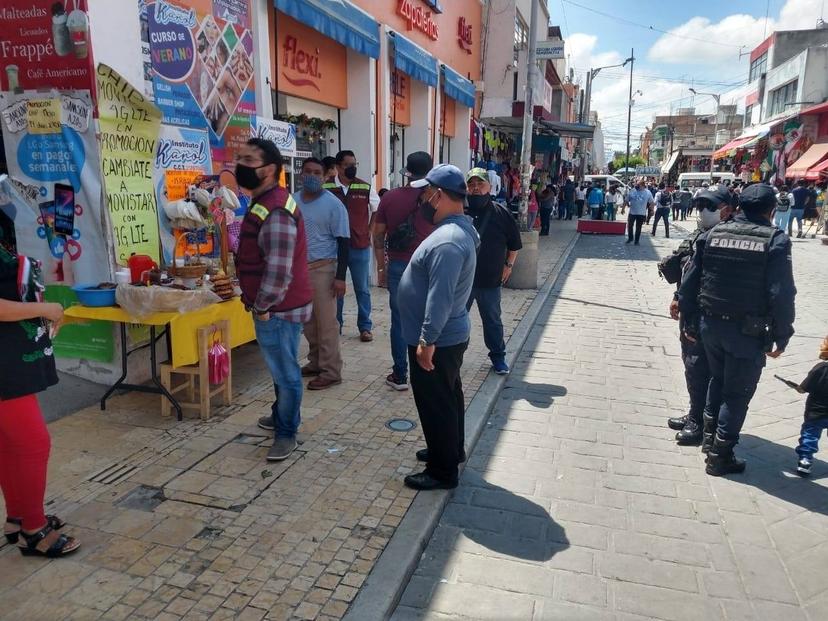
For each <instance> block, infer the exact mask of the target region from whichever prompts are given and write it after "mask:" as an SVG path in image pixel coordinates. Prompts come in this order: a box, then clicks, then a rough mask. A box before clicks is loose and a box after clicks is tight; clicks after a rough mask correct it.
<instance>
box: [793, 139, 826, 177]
mask: <svg viewBox="0 0 828 621" xmlns="http://www.w3.org/2000/svg"><path fill="white" fill-rule="evenodd" d="M826 157H828V143H825V142H824V143H821V144H812V145H811V148H809V149H808V150H807V151H805V153H803V154H802V155H800V156H799V159H798V160H796V161H795V162H794V163H793V164H791V165H790V166H788V170H786V171H785V176H786V177H793V178H794V179H797V178H800V177H804V176H805V175H806V174H807V173H808V169H809V168H813V167H814V166H816V165H817V164H821V163H822V160H824V159H825V158H826Z"/></svg>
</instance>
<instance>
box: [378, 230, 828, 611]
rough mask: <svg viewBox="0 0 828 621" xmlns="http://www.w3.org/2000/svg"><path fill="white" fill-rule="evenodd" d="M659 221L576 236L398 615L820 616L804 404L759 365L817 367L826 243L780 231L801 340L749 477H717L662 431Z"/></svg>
mask: <svg viewBox="0 0 828 621" xmlns="http://www.w3.org/2000/svg"><path fill="white" fill-rule="evenodd" d="M682 224H684V223H682ZM688 224H689V223H688ZM673 233H674V235H673V239H670V240H665V239H663V238H662V237H660V236H659V237H658V238H655V239H654V238H652V237H651V236H650V235H649V233H645V235H644V236H643V237H642V245H641V246H640V247H633V246H625V244H624V240H623V239H622V238H620V237H596V236H584V237H581V238H580V240H579V241H578V243H577V245H576V247H575V250H574V251H573V253H572V255H571V256H570V259H569V261H568V263H567V264H566V266H565V267H564V269H563V272H562V273H561V275H560V277H559V279H558V281H557V283H556V286H555V287H554V288H553V290H552V294H551V296H550V298H549V300H548V302H547V303H546V305H545V307H544V309H543V311H542V312H541V315H540V318H539V319H538V321H537V323H536V325H535V327H534V329H533V331H532V333H531V334H530V336H529V339H528V341H527V343H526V346H525V347H524V349H523V351H522V353H521V354H520V357H519V364H517V365H516V367H515V368H514V369H513V373H512V374H511V376H510V377H509V379H508V381H507V383H506V386H505V389H504V390H503V391H502V393H501V395H500V397H499V399H498V402H497V404H496V405H495V408H494V410H493V412H492V415H491V417H490V419H489V422H488V424H487V426H486V429H485V431H484V432H483V435H482V437H481V439H480V441H479V443H478V444H477V446H476V448H475V449H474V452H473V453H472V455H471V456H470V460H469V462H468V465H467V467H466V469H465V471H464V473H463V475H462V480H461V484H460V487H459V488H458V489H457V490H456V491H455V493H454V495H453V497H452V498H451V499H450V501H449V504H448V507H447V509H446V510H445V512H444V514H443V515H442V518H441V519H440V522H439V525H438V527H437V529H436V530H435V531H434V534H433V536H432V539H431V542H430V544H429V545H428V547H427V549H426V551H425V553H424V554H423V556H422V558H421V560H420V562H419V565H418V567H417V569H416V572H415V573H414V576H413V577H412V579H411V581H410V583H409V585H408V587H407V589H406V591H405V593H404V595H403V597H402V600H401V602H400V605H399V607H398V608H397V610H396V613H395V615H394V617H393V618H394V619H395V620H397V621H410V620H413V619H434V620H438V619H498V620H502V619H521V620H528V619H534V620H540V619H565V620H567V621H570V620H574V619H590V620H593V619H594V620H604V619H617V620H619V621H620V620H624V621H632V620H634V619H636V620H644V619H666V620H674V621H683V620H688V621H690V620H705V621H709V620H712V619H727V620H731V621H737V620H739V621H741V620H748V619H755V620H762V621H774V620H784V621H795V620H797V621H798V620H811V621H816V620H817V619H824V618H825V614H826V613H825V609H826V605H828V586H826V582H825V580H824V569H825V567H826V563H828V517H826V515H828V492H827V491H826V480H828V478H826V477H828V466H826V464H825V462H824V461H818V462H815V466H814V471H813V474H812V476H811V478H810V479H800V478H799V477H798V476H797V475H796V474H795V473H794V471H795V466H796V455H795V453H794V450H793V449H794V447H795V446H796V440H797V437H798V435H799V426H800V424H801V421H802V412H803V407H804V401H805V399H804V396H802V395H798V394H797V393H796V392H794V391H792V390H790V389H788V388H786V387H784V386H783V385H782V384H781V383H780V382H778V381H776V380H775V379H773V374H774V373H777V374H779V375H782V376H784V377H786V378H791V379H794V380H797V381H801V379H802V378H804V376H805V374H806V373H807V371H808V370H810V368H811V367H812V366H813V365H814V364H815V363H816V361H817V354H818V349H819V343H820V340H821V339H822V338H823V336H824V335H825V334H826V321H825V320H826V317H825V308H826V302H828V299H827V295H828V294H826V290H825V287H824V286H822V283H824V282H825V279H826V277H828V268H826V262H825V253H826V252H828V249H826V248H825V247H824V246H822V245H821V244H820V243H819V241H818V240H804V239H803V240H794V269H795V274H796V280H797V286H798V289H799V295H798V297H797V321H796V332H797V334H796V336H795V337H794V339H793V340H792V341H791V344H790V346H789V349H788V351H786V352H785V354H784V355H783V356H782V357H781V358H779V359H778V360H775V361H773V360H770V361H769V363H768V365H767V368H766V370H765V372H764V374H763V377H762V380H761V382H760V385H759V390H758V392H757V395H756V397H755V398H754V400H753V403H752V406H751V409H750V413H749V414H748V419H747V423H746V425H745V429H744V433H743V436H742V441H741V443H740V445H739V447H738V449H737V452H738V453H739V454H740V455H741V456H742V457H744V458H746V459H747V461H748V469H747V471H746V473H745V474H744V475H741V476H737V475H735V476H732V477H729V478H727V479H724V478H721V479H716V478H713V477H708V476H706V475H705V473H704V469H703V467H704V466H703V459H702V456H701V455H700V453H699V450H698V448H696V447H677V446H676V445H675V443H674V442H673V441H672V437H673V435H674V434H675V432H672V431H670V430H669V429H668V428H667V427H666V419H667V417H668V416H675V415H680V414H682V413H684V411H685V410H684V408H685V407H686V404H687V395H686V390H685V386H684V379H683V367H682V364H681V359H680V357H679V343H678V338H677V324H676V323H675V322H673V321H672V320H671V319H670V318H669V317H668V316H667V305H668V303H669V301H670V295H671V289H670V286H669V285H667V284H666V283H665V282H664V281H661V280H660V279H659V276H658V274H657V272H656V267H655V262H654V260H655V259H657V258H658V257H659V256H662V255H664V254H665V253H667V252H669V251H670V250H671V249H672V248H674V247H675V246H676V245H677V244H678V240H677V239H675V238H676V237H677V236H679V235H678V234H679V233H680V231H679V230H677V229H676V227H673ZM817 459H818V460H819V456H818V458H817Z"/></svg>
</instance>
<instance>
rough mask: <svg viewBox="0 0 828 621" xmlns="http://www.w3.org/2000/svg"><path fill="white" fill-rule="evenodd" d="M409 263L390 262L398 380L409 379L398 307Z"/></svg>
mask: <svg viewBox="0 0 828 621" xmlns="http://www.w3.org/2000/svg"><path fill="white" fill-rule="evenodd" d="M407 265H408V261H398V260H397V261H389V262H388V274H387V277H388V298H389V301H390V304H391V357H392V358H393V359H394V375H395V376H396V377H397V379H398V380H406V379H407V378H408V345H407V344H406V342H405V339H404V338H403V335H402V325H400V307H399V306H397V290H398V289H399V288H400V280H401V279H402V275H403V272H404V271H405V268H406V266H407Z"/></svg>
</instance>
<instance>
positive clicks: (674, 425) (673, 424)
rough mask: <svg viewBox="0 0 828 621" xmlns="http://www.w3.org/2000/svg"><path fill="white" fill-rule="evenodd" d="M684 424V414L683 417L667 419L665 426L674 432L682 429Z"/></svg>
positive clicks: (685, 419) (685, 418)
mask: <svg viewBox="0 0 828 621" xmlns="http://www.w3.org/2000/svg"><path fill="white" fill-rule="evenodd" d="M686 422H687V414H685V415H684V416H675V417H673V418H668V419H667V426H668V427H669V428H670V429H674V430H676V431H679V430H680V429H683V428H684V424H685V423H686Z"/></svg>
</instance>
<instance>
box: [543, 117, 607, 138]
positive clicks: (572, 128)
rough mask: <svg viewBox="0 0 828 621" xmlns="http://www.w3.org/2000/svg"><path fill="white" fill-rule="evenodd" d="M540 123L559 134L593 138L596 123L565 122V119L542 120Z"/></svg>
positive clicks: (544, 127) (570, 136) (569, 136)
mask: <svg viewBox="0 0 828 621" xmlns="http://www.w3.org/2000/svg"><path fill="white" fill-rule="evenodd" d="M538 124H539V125H540V127H541V128H543V129H545V130H548V131H551V132H553V133H554V134H556V135H558V136H562V137H568V138H592V135H593V134H594V133H595V126H594V125H586V124H584V123H564V122H563V121H546V120H541V121H540V122H539V123H538Z"/></svg>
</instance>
